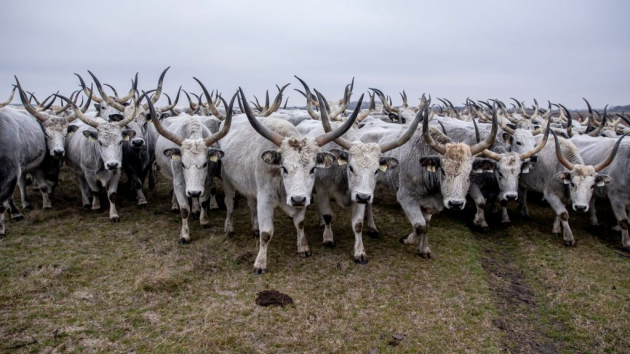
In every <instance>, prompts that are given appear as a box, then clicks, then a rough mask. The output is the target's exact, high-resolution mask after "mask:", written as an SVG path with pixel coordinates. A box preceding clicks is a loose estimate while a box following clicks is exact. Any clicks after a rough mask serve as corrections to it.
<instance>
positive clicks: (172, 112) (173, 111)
mask: <svg viewBox="0 0 630 354" xmlns="http://www.w3.org/2000/svg"><path fill="white" fill-rule="evenodd" d="M180 88H181V86H180ZM164 96H166V99H167V100H168V105H169V106H170V105H171V104H172V101H171V97H170V96H169V95H168V93H166V92H164ZM174 108H175V105H173V108H171V114H172V115H173V117H175V116H177V114H176V113H175V110H174Z"/></svg>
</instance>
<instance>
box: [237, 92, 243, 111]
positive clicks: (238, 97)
mask: <svg viewBox="0 0 630 354" xmlns="http://www.w3.org/2000/svg"><path fill="white" fill-rule="evenodd" d="M236 100H237V101H238V109H239V110H240V111H241V113H243V112H245V109H244V108H243V102H242V101H241V96H240V95H237V96H236Z"/></svg>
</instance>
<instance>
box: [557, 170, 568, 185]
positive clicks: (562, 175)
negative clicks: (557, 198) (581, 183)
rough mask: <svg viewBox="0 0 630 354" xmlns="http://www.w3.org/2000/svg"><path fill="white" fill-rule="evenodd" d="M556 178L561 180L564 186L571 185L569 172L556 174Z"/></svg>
mask: <svg viewBox="0 0 630 354" xmlns="http://www.w3.org/2000/svg"><path fill="white" fill-rule="evenodd" d="M556 178H557V179H559V180H561V181H562V183H564V184H569V183H571V172H558V174H557V175H556Z"/></svg>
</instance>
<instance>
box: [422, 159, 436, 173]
mask: <svg viewBox="0 0 630 354" xmlns="http://www.w3.org/2000/svg"><path fill="white" fill-rule="evenodd" d="M420 166H424V167H426V169H427V171H429V172H435V171H436V170H437V169H438V168H439V167H440V166H441V164H440V157H439V156H429V157H421V158H420Z"/></svg>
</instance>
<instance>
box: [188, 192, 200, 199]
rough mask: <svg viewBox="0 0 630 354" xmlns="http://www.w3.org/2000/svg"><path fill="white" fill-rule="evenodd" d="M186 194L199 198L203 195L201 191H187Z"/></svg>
mask: <svg viewBox="0 0 630 354" xmlns="http://www.w3.org/2000/svg"><path fill="white" fill-rule="evenodd" d="M186 194H187V195H188V196H189V197H190V198H198V197H200V196H201V191H188V192H186Z"/></svg>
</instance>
